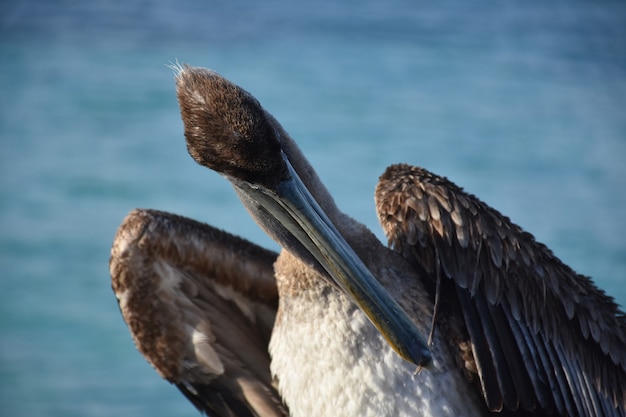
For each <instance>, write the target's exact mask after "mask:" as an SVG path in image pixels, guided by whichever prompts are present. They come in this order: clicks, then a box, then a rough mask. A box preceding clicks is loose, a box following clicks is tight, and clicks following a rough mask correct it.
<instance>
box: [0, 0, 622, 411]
mask: <svg viewBox="0 0 626 417" xmlns="http://www.w3.org/2000/svg"><path fill="white" fill-rule="evenodd" d="M0 8H1V9H0V91H1V92H2V93H1V94H2V96H1V100H0V109H1V110H0V271H2V277H1V278H0V414H2V415H5V416H44V415H45V416H64V417H69V416H109V415H135V416H173V415H176V416H195V415H198V414H197V413H196V411H195V410H194V409H193V407H192V406H191V405H190V404H188V403H187V402H186V401H185V400H184V399H183V397H182V396H181V395H180V394H179V393H178V392H177V390H175V389H174V388H173V387H171V386H169V385H168V384H167V383H166V382H164V381H162V380H161V379H160V378H159V377H158V376H157V375H156V373H155V372H154V371H153V370H152V369H151V368H150V366H149V365H148V364H147V363H146V362H145V361H144V360H143V358H142V357H141V356H140V354H139V353H138V352H137V351H136V349H135V347H134V346H133V344H132V341H131V338H130V336H129V333H128V331H127V329H126V327H125V325H124V323H123V321H122V319H121V316H120V314H119V312H118V309H117V304H116V301H115V299H114V297H113V294H112V291H111V289H110V281H109V275H108V257H109V249H110V245H111V242H112V239H113V235H114V233H115V230H116V228H117V226H118V224H119V223H120V222H121V220H122V218H123V217H124V216H125V215H126V213H127V212H129V211H130V210H131V209H133V208H135V207H146V208H148V207H149V208H157V209H161V210H168V211H173V212H176V213H179V214H182V215H186V216H191V217H193V218H196V219H199V220H202V221H206V222H208V223H211V224H213V225H216V226H220V227H222V228H224V229H226V230H229V231H231V232H234V233H237V234H240V235H242V236H245V237H247V238H249V239H251V240H253V241H255V242H257V243H260V244H263V245H265V246H270V247H272V248H275V249H276V245H275V244H273V243H272V242H271V241H269V239H268V238H266V237H265V236H264V234H263V233H262V232H261V231H260V230H259V229H258V228H257V227H256V226H255V225H254V224H253V222H252V221H251V220H249V218H248V216H247V214H246V213H245V212H244V210H243V209H242V208H241V206H240V204H239V202H238V200H237V199H236V197H235V195H234V193H233V192H232V190H231V189H230V186H229V185H228V184H227V182H226V181H225V180H223V179H222V178H221V177H219V176H218V175H216V174H214V173H212V172H209V171H208V170H206V169H203V168H201V167H199V166H197V165H196V164H195V163H194V162H193V161H192V160H191V158H190V157H189V156H188V155H187V152H186V149H185V145H184V138H183V128H182V123H181V121H180V118H179V112H178V108H177V103H176V98H175V91H174V83H173V75H172V71H171V70H170V69H169V68H167V67H166V64H168V63H170V62H174V61H175V60H178V61H180V62H187V63H190V64H192V65H196V66H206V67H210V68H213V69H215V70H217V71H218V72H220V73H222V74H223V75H224V76H226V77H227V78H229V79H231V80H233V81H234V82H236V83H238V84H239V85H241V86H243V87H244V88H246V89H247V90H248V91H250V92H252V93H253V94H254V95H255V96H256V97H257V98H258V99H259V100H260V101H261V103H262V104H263V105H264V106H265V107H266V108H267V109H268V110H269V111H270V112H271V113H273V114H274V116H276V118H277V119H278V120H279V121H281V123H282V124H283V125H284V127H285V128H286V129H287V131H289V132H290V133H291V134H292V136H293V137H294V138H296V140H297V141H298V143H299V144H300V146H301V147H302V149H303V151H304V153H305V154H306V155H307V156H308V157H309V158H310V160H311V161H312V163H313V165H314V166H315V167H316V169H317V170H318V172H319V174H320V176H321V177H322V180H323V181H324V182H326V184H327V185H328V186H329V188H330V190H331V192H332V193H333V194H334V195H335V197H336V200H337V202H338V204H339V206H340V207H341V208H342V209H343V210H344V211H346V212H348V213H350V214H352V215H353V216H354V217H356V218H357V219H359V220H361V221H362V222H364V223H366V224H367V225H368V226H369V227H370V228H372V229H374V230H375V231H376V232H377V234H378V235H379V236H381V239H382V234H381V233H380V232H379V230H380V228H379V227H378V224H377V221H376V217H375V211H374V204H373V190H374V186H375V184H376V182H377V178H378V176H379V175H380V174H381V173H382V172H383V170H384V168H385V167H386V166H387V165H389V164H391V163H394V162H409V163H412V164H416V165H421V166H424V167H426V168H428V169H429V170H432V171H434V172H436V173H439V174H441V175H444V176H447V177H449V178H450V179H451V180H453V181H455V182H456V183H457V184H459V185H460V186H462V187H464V188H465V189H466V190H467V191H469V192H471V193H473V194H476V195H478V196H479V197H480V198H481V199H482V200H483V201H485V202H487V203H488V204H490V205H492V206H494V207H496V208H497V209H499V210H500V211H502V212H503V213H505V214H507V215H508V216H510V217H511V219H512V220H513V221H514V222H516V223H518V224H520V225H521V226H522V227H524V228H525V229H526V230H528V231H530V232H531V233H533V234H534V235H535V236H536V237H537V239H538V240H539V241H541V242H544V243H546V244H547V245H548V246H550V247H551V248H552V249H553V251H554V252H555V253H556V255H557V256H558V257H560V258H561V259H562V260H564V261H565V262H566V263H568V264H569V265H571V266H572V267H573V268H574V269H576V270H577V271H579V272H580V273H583V274H586V275H590V276H592V277H593V278H594V279H595V281H596V283H597V284H598V285H599V286H600V287H602V288H604V289H605V290H606V291H607V292H609V293H610V294H612V295H613V296H614V297H616V299H617V300H618V302H619V303H620V304H621V305H624V304H626V238H625V234H626V209H625V207H626V163H625V157H626V24H625V22H626V3H625V2H623V1H615V2H611V1H601V2H586V1H568V2H544V1H535V0H531V1H524V2H521V1H520V2H488V1H469V2H458V3H457V2H450V1H443V2H432V3H431V2H416V1H390V2H384V1H372V0H369V1H367V0H366V1H344V2H333V1H309V2H302V3H301V2H290V1H286V0H270V1H263V2H257V1H239V0H238V1H191V0H180V1H166V0H155V1H132V0H108V1H101V2H89V1H84V2H78V1H70V0H41V1H37V0H31V1H28V0H22V1H20V0H8V1H3V2H2V4H1V5H0Z"/></svg>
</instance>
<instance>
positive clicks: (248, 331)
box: [110, 210, 287, 416]
mask: <svg viewBox="0 0 626 417" xmlns="http://www.w3.org/2000/svg"><path fill="white" fill-rule="evenodd" d="M276 257H277V254H276V253H273V252H270V251H267V250H265V249H263V248H260V247H258V246H256V245H254V244H252V243H250V242H247V241H244V240H243V239H240V238H238V237H235V236H232V235H229V234H227V233H224V232H222V231H220V230H217V229H214V228H212V227H210V226H207V225H205V224H201V223H198V222H196V221H193V220H190V219H187V218H183V217H180V216H176V215H173V214H169V213H164V212H159V211H154V210H134V211H132V212H131V213H130V214H129V215H128V216H127V217H126V218H125V219H124V221H123V223H122V224H121V225H120V227H119V229H118V231H117V234H116V236H115V240H114V243H113V247H112V250H111V259H110V271H111V278H112V285H113V290H114V292H115V295H116V297H117V299H118V301H119V306H120V310H121V313H122V316H123V317H124V320H125V321H126V323H127V325H128V327H129V330H130V332H131V335H132V337H133V339H134V341H135V344H136V346H137V348H138V349H139V351H140V352H141V353H142V354H143V355H144V356H145V357H146V359H147V360H148V362H149V363H150V364H151V365H152V366H153V367H154V368H155V369H156V370H157V372H158V373H159V374H160V375H161V376H162V377H163V378H165V379H166V380H168V381H169V382H171V383H173V384H176V385H177V387H178V388H179V389H180V390H181V392H182V393H183V394H184V395H185V396H186V397H187V398H188V399H189V400H190V401H191V402H192V403H193V404H194V405H195V406H196V407H197V408H198V409H199V410H201V411H203V412H205V413H207V414H208V415H211V416H235V415H237V416H286V415H287V411H286V409H285V407H284V406H283V404H282V401H281V398H280V396H279V395H278V393H277V391H276V389H275V388H274V385H273V381H272V378H271V375H270V368H269V364H270V359H269V354H268V350H267V346H268V343H269V338H270V336H271V332H272V328H273V325H274V319H275V316H276V309H277V300H278V294H277V290H276V283H275V280H274V271H273V262H274V261H275V259H276Z"/></svg>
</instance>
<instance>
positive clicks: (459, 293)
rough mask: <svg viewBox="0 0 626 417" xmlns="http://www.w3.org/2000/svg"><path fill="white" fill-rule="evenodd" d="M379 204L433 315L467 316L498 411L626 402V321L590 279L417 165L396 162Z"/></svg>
mask: <svg viewBox="0 0 626 417" xmlns="http://www.w3.org/2000/svg"><path fill="white" fill-rule="evenodd" d="M376 208H377V212H378V216H379V219H380V222H381V224H382V226H383V229H384V230H385V233H386V234H387V237H388V239H389V245H390V247H392V248H393V249H394V250H396V251H398V252H399V253H401V254H402V255H403V256H404V257H405V258H406V259H409V260H411V262H413V263H415V264H417V265H420V266H421V267H423V268H425V269H426V270H427V271H428V273H429V276H430V277H431V278H430V280H431V281H430V283H427V285H426V286H427V288H429V290H430V292H431V294H432V296H433V297H437V298H438V299H439V300H440V304H439V308H438V310H439V311H436V312H435V314H436V316H442V315H446V314H462V315H463V317H464V320H465V323H466V327H467V331H468V337H469V340H471V342H472V344H473V346H474V349H473V353H474V359H475V361H476V367H477V369H476V372H477V373H478V375H479V378H480V382H481V390H482V392H483V395H484V397H485V401H486V402H487V404H488V407H489V408H490V409H492V410H500V409H502V408H503V407H506V408H508V409H516V408H518V406H520V405H521V406H522V408H524V409H529V410H532V409H534V408H535V407H541V408H542V409H544V410H547V411H552V410H554V411H557V412H559V413H562V414H566V413H567V414H568V415H589V414H591V410H595V409H602V408H606V407H607V404H606V402H605V401H603V400H602V399H601V397H602V396H606V397H607V398H608V400H609V401H608V403H609V404H610V405H611V406H614V407H620V408H621V409H623V408H624V407H625V401H626V350H625V346H626V319H625V318H624V314H623V313H622V312H621V311H620V310H619V308H618V306H617V305H616V304H615V302H614V301H613V299H612V298H611V297H609V296H607V295H606V294H605V293H604V292H603V291H602V290H600V289H598V288H597V287H596V286H595V285H594V284H593V282H592V281H591V280H590V279H589V278H588V277H585V276H582V275H579V274H576V273H575V272H574V271H573V270H572V269H571V268H569V267H568V266H567V265H565V264H563V263H562V262H561V261H560V260H559V259H558V258H556V257H555V256H554V255H553V254H552V252H551V251H550V250H549V249H548V248H547V247H546V246H545V245H543V244H541V243H539V242H537V241H535V239H534V237H533V236H532V235H531V234H529V233H527V232H525V231H523V230H522V229H521V228H520V227H519V226H517V225H515V224H513V223H512V222H511V221H510V220H509V219H508V218H507V217H506V216H503V215H501V214H500V213H499V212H498V211H496V210H494V209H492V208H491V207H489V206H487V205H486V204H484V203H483V202H481V201H480V200H478V199H477V198H476V197H474V196H473V195H470V194H467V193H465V192H464V191H463V190H462V189H461V188H459V187H457V186H456V185H454V184H453V183H451V182H450V181H448V180H447V179H445V178H442V177H439V176H436V175H434V174H432V173H430V172H428V171H426V170H424V169H421V168H416V167H412V166H410V165H403V164H400V165H393V166H391V167H389V168H388V169H387V171H386V172H385V173H384V174H383V175H382V176H381V177H380V181H379V183H378V186H377V188H376ZM435 325H436V319H435ZM550 393H552V395H550ZM607 414H608V413H607ZM600 415H602V413H600Z"/></svg>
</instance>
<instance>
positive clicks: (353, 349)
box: [110, 66, 626, 417]
mask: <svg viewBox="0 0 626 417" xmlns="http://www.w3.org/2000/svg"><path fill="white" fill-rule="evenodd" d="M176 88H177V95H178V101H179V105H180V108H181V115H182V119H183V122H184V128H185V137H186V142H187V148H188V151H189V153H190V155H191V156H192V157H193V159H195V161H196V162H198V163H199V164H201V165H203V166H205V167H208V168H210V169H212V170H215V171H217V172H218V173H220V174H222V175H223V176H224V177H225V178H226V179H227V180H228V181H230V182H231V184H232V185H233V187H234V189H235V191H236V193H237V194H238V196H239V198H240V199H241V201H242V202H243V204H244V205H245V207H246V208H247V210H248V211H249V213H250V214H251V216H252V217H253V218H254V219H255V220H256V222H257V223H258V224H259V225H260V226H261V227H262V228H263V229H264V230H265V231H266V232H267V233H268V234H269V235H270V236H271V237H272V238H273V239H274V240H276V241H277V242H278V243H279V244H280V245H281V247H282V250H281V252H280V254H276V253H273V252H271V251H268V250H265V249H263V248H260V247H258V246H256V245H254V244H252V243H250V242H247V241H245V240H243V239H241V238H238V237H236V236H233V235H230V234H228V233H226V232H223V231H221V230H218V229H215V228H213V227H211V226H208V225H206V224H202V223H199V222H196V221H194V220H191V219H187V218H183V217H179V216H177V215H174V214H169V213H164V212H159V211H155V210H134V211H133V212H131V213H130V214H129V215H128V216H127V218H126V219H125V220H124V221H123V223H122V225H121V226H120V227H119V229H118V231H117V234H116V236H115V240H114V243H113V247H112V250H111V259H110V271H111V277H112V284H113V290H114V292H115V295H116V297H117V299H118V302H119V307H120V310H121V313H122V315H123V317H124V319H125V321H126V323H127V324H128V327H129V329H130V332H131V334H132V337H133V339H134V342H135V344H136V346H137V348H138V349H139V351H140V352H141V353H142V354H143V355H144V356H145V357H146V358H147V360H148V361H149V363H150V364H151V365H153V367H154V368H155V369H156V370H157V372H158V373H159V374H160V375H161V376H162V377H163V378H165V379H166V380H168V381H170V382H171V383H173V384H175V385H176V386H177V387H178V388H179V389H180V390H181V391H182V392H183V394H184V395H185V396H186V397H187V398H188V399H189V400H190V401H191V402H192V403H193V404H194V405H195V406H196V407H197V408H198V409H199V410H200V411H201V412H204V413H206V414H207V415H210V416H263V417H264V416H287V415H290V416H482V415H491V414H497V413H502V414H504V415H559V416H624V415H625V410H626V320H625V318H624V313H623V312H622V311H620V310H619V307H618V306H617V305H616V304H615V302H614V301H613V299H612V298H611V297H610V296H608V295H606V294H605V293H604V292H603V291H602V290H600V289H598V288H597V287H596V286H595V285H594V284H593V282H592V281H591V279H590V278H588V277H585V276H582V275H579V274H577V273H575V272H574V271H573V270H572V269H570V268H569V267H568V266H566V265H565V264H563V263H562V262H561V261H560V260H559V259H557V258H556V257H555V256H554V255H553V254H552V252H551V251H550V250H549V249H548V248H547V247H546V246H544V245H543V244H541V243H538V242H536V241H535V239H534V238H533V236H532V235H530V234H529V233H527V232H525V231H523V230H522V229H521V228H520V227H518V226H516V225H515V224H513V223H512V222H511V221H510V220H509V219H508V218H507V217H505V216H503V215H502V214H500V213H499V212H498V211H496V210H494V209H493V208H491V207H489V206H487V205H486V204H484V203H483V202H481V201H480V200H479V199H478V198H476V197H474V196H473V195H470V194H468V193H466V192H464V191H463V190H462V189H461V188H459V187H457V186H456V185H454V184H452V183H451V182H450V181H448V180H447V179H445V178H443V177H439V176H437V175H434V174H432V173H429V172H427V171H426V170H424V169H421V168H416V167H413V166H409V165H404V164H399V165H393V166H391V167H389V168H388V169H387V170H386V172H385V173H384V174H383V175H382V176H381V177H380V181H379V183H378V185H377V188H376V192H375V199H376V209H377V213H378V216H379V219H380V222H381V224H382V226H383V229H384V230H385V233H386V235H387V238H388V241H389V242H388V244H389V247H387V246H385V245H383V244H382V243H380V241H379V240H378V239H377V238H376V237H375V236H374V235H373V234H372V233H371V232H370V231H369V230H368V229H367V228H366V227H365V226H363V225H362V224H360V223H358V222H357V221H355V220H353V219H352V218H350V217H349V216H347V215H346V214H344V213H342V212H341V211H340V210H339V209H338V208H337V206H336V205H335V203H334V201H333V198H332V197H331V196H330V194H329V192H328V191H327V189H326V188H325V187H324V185H323V184H322V183H321V182H320V180H319V178H318V177H317V175H316V173H315V171H314V170H313V168H312V167H311V166H310V164H309V163H308V161H307V160H306V158H305V157H304V156H303V154H302V153H301V151H300V150H299V149H298V147H297V145H296V144H295V142H294V141H293V140H292V138H291V137H290V136H289V135H288V134H287V133H286V132H285V130H284V129H283V128H282V127H281V125H280V124H279V123H278V122H277V121H276V120H275V119H274V118H273V117H272V116H271V115H270V114H269V113H268V112H267V111H265V110H264V109H263V107H262V106H261V105H260V103H259V102H258V101H257V100H256V99H255V98H254V97H253V96H252V95H251V94H249V93H248V92H246V91H245V90H243V89H242V88H240V87H238V86H237V85H235V84H233V83H231V82H229V81H227V80H226V79H224V78H223V77H221V76H220V75H218V74H217V73H215V72H212V71H210V70H206V69H201V68H192V67H189V66H178V67H177V68H176Z"/></svg>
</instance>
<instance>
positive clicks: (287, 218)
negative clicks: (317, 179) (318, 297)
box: [235, 155, 432, 367]
mask: <svg viewBox="0 0 626 417" xmlns="http://www.w3.org/2000/svg"><path fill="white" fill-rule="evenodd" d="M283 159H284V161H285V163H286V164H287V167H288V170H289V171H290V176H291V178H289V179H286V180H283V181H281V182H280V183H279V185H278V187H276V189H275V191H272V190H268V189H266V188H263V187H254V186H251V185H248V186H246V185H243V184H238V185H237V186H236V187H235V188H236V189H237V188H239V190H238V193H239V195H240V196H241V197H242V199H246V196H245V195H246V194H247V195H248V196H249V197H253V200H254V201H255V202H256V204H259V205H260V206H261V207H262V210H263V211H264V212H265V213H267V214H269V216H270V217H272V218H273V219H275V220H276V221H278V223H279V224H280V225H281V226H282V227H283V228H285V229H286V230H287V231H288V233H289V234H290V235H291V236H293V237H294V238H295V239H296V240H297V241H298V242H300V244H301V245H302V246H303V247H304V249H305V250H306V251H307V252H308V253H310V254H311V255H312V256H313V257H314V258H315V260H316V261H317V262H318V263H319V264H320V265H321V266H322V267H323V268H324V269H325V270H326V272H327V273H328V275H329V276H330V277H331V278H332V279H333V281H334V282H335V283H336V284H337V285H338V286H339V287H340V288H341V289H342V290H343V291H344V292H345V293H346V294H347V295H348V296H349V297H350V298H351V299H352V301H353V302H355V303H356V304H357V305H358V306H359V308H360V309H361V310H362V311H363V312H364V313H365V314H366V315H367V317H368V318H369V320H370V321H371V322H372V323H373V324H374V326H376V328H377V329H378V331H380V333H381V334H382V335H383V336H384V337H385V339H386V340H387V342H388V343H389V345H390V346H391V347H392V348H393V349H394V350H395V351H396V352H397V353H398V354H399V355H400V356H401V357H402V358H403V359H405V360H406V361H408V362H411V363H413V364H415V365H417V366H418V367H425V366H428V364H429V363H430V362H431V360H432V358H431V355H430V351H429V350H428V345H427V344H426V342H425V340H424V337H423V336H422V335H421V333H420V331H419V330H418V329H417V327H416V326H415V324H414V323H413V322H412V321H411V319H410V318H409V316H408V315H407V314H406V313H405V312H404V310H403V309H402V308H401V307H400V306H399V305H398V303H397V302H396V301H395V300H394V299H393V298H392V297H391V295H389V293H388V292H387V291H386V290H385V289H384V288H383V286H382V285H381V284H380V283H379V282H378V281H377V280H376V279H375V278H374V277H373V275H372V273H371V272H370V271H369V269H367V267H366V266H365V264H364V263H363V261H361V259H360V258H359V257H358V255H357V254H356V253H355V252H354V250H353V249H352V248H351V247H350V245H349V244H348V243H347V242H346V240H345V239H344V238H343V236H342V235H341V234H340V233H339V231H338V230H337V228H336V227H335V225H334V224H333V223H332V222H331V221H330V219H329V218H328V216H327V215H326V214H325V213H324V211H323V210H322V209H321V207H320V206H319V205H318V203H317V201H315V199H314V198H313V196H312V195H311V193H310V192H309V190H308V189H307V188H306V186H305V185H304V184H303V183H302V180H301V179H300V177H299V176H298V174H297V173H296V172H295V170H294V169H293V167H292V166H291V164H290V162H289V160H288V158H287V157H286V156H284V155H283ZM248 201H249V200H248ZM245 203H246V202H245V201H244V204H245ZM246 205H247V204H246ZM274 232H275V231H274ZM279 240H280V239H279Z"/></svg>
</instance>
